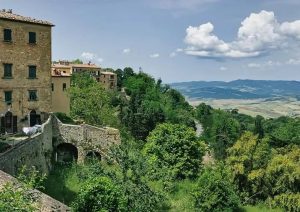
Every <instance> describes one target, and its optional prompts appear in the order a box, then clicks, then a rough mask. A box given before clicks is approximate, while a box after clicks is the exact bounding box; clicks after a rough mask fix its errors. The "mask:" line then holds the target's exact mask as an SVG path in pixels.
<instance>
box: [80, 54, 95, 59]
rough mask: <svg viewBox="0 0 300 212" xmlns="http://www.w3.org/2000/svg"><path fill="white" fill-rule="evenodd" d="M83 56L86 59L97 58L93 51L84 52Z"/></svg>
mask: <svg viewBox="0 0 300 212" xmlns="http://www.w3.org/2000/svg"><path fill="white" fill-rule="evenodd" d="M81 57H82V58H83V59H86V60H94V59H96V58H97V55H96V54H94V53H91V52H83V53H82V54H81Z"/></svg>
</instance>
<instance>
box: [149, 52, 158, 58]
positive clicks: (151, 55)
mask: <svg viewBox="0 0 300 212" xmlns="http://www.w3.org/2000/svg"><path fill="white" fill-rule="evenodd" d="M149 57H150V58H158V57H159V54H158V53H154V54H150V55H149Z"/></svg>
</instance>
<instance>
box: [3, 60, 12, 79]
mask: <svg viewBox="0 0 300 212" xmlns="http://www.w3.org/2000/svg"><path fill="white" fill-rule="evenodd" d="M3 67H4V74H3V78H12V64H8V63H4V64H3Z"/></svg>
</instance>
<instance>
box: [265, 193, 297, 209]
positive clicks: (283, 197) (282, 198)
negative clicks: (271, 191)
mask: <svg viewBox="0 0 300 212" xmlns="http://www.w3.org/2000/svg"><path fill="white" fill-rule="evenodd" d="M268 203H269V205H270V206H271V207H273V208H283V209H284V210H285V211H293V212H296V211H300V193H299V192H298V193H284V194H280V195H276V196H275V197H274V198H273V199H269V201H268Z"/></svg>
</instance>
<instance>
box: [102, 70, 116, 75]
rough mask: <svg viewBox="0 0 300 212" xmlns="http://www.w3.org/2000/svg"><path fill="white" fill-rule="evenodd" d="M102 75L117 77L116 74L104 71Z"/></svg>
mask: <svg viewBox="0 0 300 212" xmlns="http://www.w3.org/2000/svg"><path fill="white" fill-rule="evenodd" d="M101 74H103V75H117V74H116V73H113V72H109V71H103V72H101Z"/></svg>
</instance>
